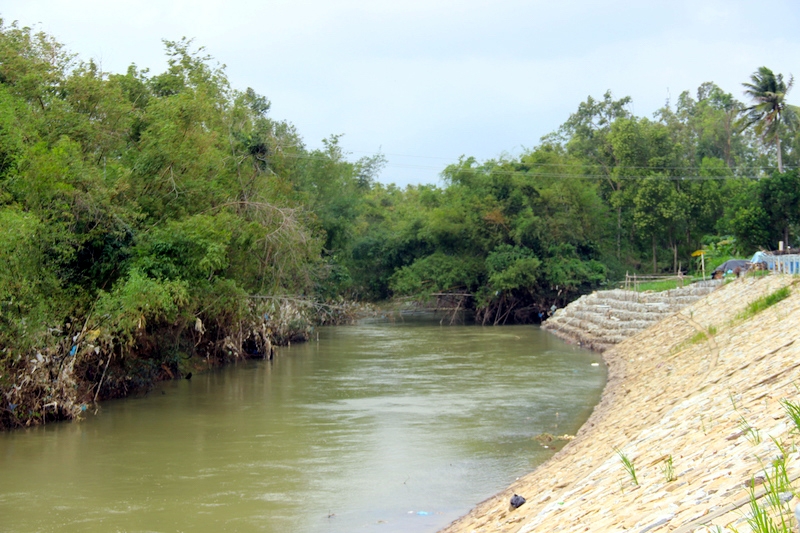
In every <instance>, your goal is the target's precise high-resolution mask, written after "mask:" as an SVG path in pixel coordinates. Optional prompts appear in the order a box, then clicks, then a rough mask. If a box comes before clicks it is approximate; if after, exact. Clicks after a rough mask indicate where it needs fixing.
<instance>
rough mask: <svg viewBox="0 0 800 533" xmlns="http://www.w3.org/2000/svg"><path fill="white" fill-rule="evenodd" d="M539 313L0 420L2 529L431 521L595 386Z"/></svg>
mask: <svg viewBox="0 0 800 533" xmlns="http://www.w3.org/2000/svg"><path fill="white" fill-rule="evenodd" d="M605 380H606V370H605V366H604V365H603V363H602V360H601V358H600V356H599V355H598V354H595V353H592V352H588V351H586V350H582V349H580V348H578V347H575V346H571V345H568V344H565V343H563V342H561V341H560V340H559V339H557V338H555V337H554V336H552V335H550V334H548V333H546V332H543V331H541V330H540V329H539V328H538V327H535V326H512V327H477V326H440V325H439V324H438V322H433V321H430V320H416V319H414V320H412V319H407V320H404V321H396V322H379V321H372V322H364V323H362V324H360V325H356V326H348V327H335V328H322V329H320V330H319V340H318V341H317V340H313V341H311V342H308V343H304V344H295V345H292V346H290V347H285V348H280V349H278V350H277V355H276V358H275V360H274V361H272V362H269V361H249V362H245V363H239V364H235V365H230V366H228V367H226V368H224V369H221V370H219V371H214V372H208V373H204V374H201V375H195V376H194V377H193V379H192V380H191V381H189V380H181V381H173V382H165V383H161V384H159V385H158V386H157V387H156V388H155V389H154V390H153V391H151V392H150V393H149V394H147V395H144V396H141V397H136V398H128V399H125V400H117V401H110V402H106V403H104V404H102V407H101V409H100V411H99V413H98V414H97V415H94V414H89V415H88V416H87V417H86V418H85V420H83V421H81V422H78V423H61V424H50V425H48V426H45V427H40V428H33V429H26V430H18V431H14V432H10V433H5V434H0V530H2V531H4V532H33V531H37V532H40V531H41V532H44V531H59V532H78V531H80V532H109V531H125V532H152V531H159V532H181V531H186V532H217V531H263V532H276V533H277V532H294V533H321V532H332V533H339V532H342V533H344V532H353V531H364V532H386V533H398V532H420V533H422V532H435V531H437V530H438V529H439V528H441V527H444V526H446V525H447V524H448V523H449V522H450V521H452V520H454V519H455V518H457V517H458V516H460V515H462V514H464V513H466V512H467V511H468V510H469V509H470V508H471V507H473V506H474V505H475V504H477V503H478V502H479V501H481V500H483V499H485V498H487V497H489V496H490V495H492V494H494V493H496V492H498V491H499V490H502V489H504V488H505V487H507V486H508V485H509V484H510V483H511V482H512V481H513V480H514V479H515V478H516V477H517V476H521V475H523V474H525V473H527V472H529V471H531V470H532V469H533V468H534V467H535V466H537V465H538V464H541V463H542V462H543V461H545V460H546V459H547V458H548V457H550V456H551V455H552V454H553V453H554V452H553V449H552V448H545V447H544V445H543V444H541V443H540V442H538V441H537V440H535V439H534V437H535V436H536V435H538V434H541V433H552V434H558V435H561V434H574V433H575V432H576V431H577V429H578V428H579V427H580V425H581V424H582V423H583V422H584V421H585V420H586V418H587V417H588V416H589V414H590V413H591V410H592V408H593V406H594V405H595V404H596V403H597V401H598V400H599V397H600V393H601V390H602V388H603V386H604V384H605Z"/></svg>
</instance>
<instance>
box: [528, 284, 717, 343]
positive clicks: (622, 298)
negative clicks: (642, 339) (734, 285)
mask: <svg viewBox="0 0 800 533" xmlns="http://www.w3.org/2000/svg"><path fill="white" fill-rule="evenodd" d="M721 283H722V281H721V280H713V281H704V282H698V283H693V284H691V285H687V286H686V287H681V288H678V289H672V290H669V291H662V292H635V291H626V290H623V289H614V290H610V291H597V292H593V293H592V294H589V295H586V296H581V297H580V299H578V300H576V301H574V302H572V303H571V304H569V305H568V306H567V307H565V308H564V309H559V310H558V311H556V313H555V314H554V315H553V316H552V317H550V318H549V319H548V320H547V321H545V322H544V324H543V325H542V327H543V328H544V329H546V330H547V331H550V332H551V333H553V334H554V335H556V336H557V337H560V338H562V339H564V340H566V341H567V342H572V343H575V344H580V345H581V346H585V347H587V348H591V349H593V350H596V351H599V352H603V351H605V350H607V349H608V348H610V347H612V346H614V345H615V344H618V343H620V342H622V341H624V340H625V339H627V338H629V337H632V336H634V335H636V334H637V333H639V332H640V331H642V330H645V329H647V328H649V327H650V326H652V325H653V324H655V323H656V322H658V321H659V320H661V319H663V318H664V317H667V316H669V315H671V314H673V313H675V312H677V311H680V310H681V309H683V308H684V307H686V306H689V305H691V304H693V303H694V302H696V301H697V300H699V299H700V298H703V297H704V296H706V295H707V294H709V293H711V292H712V291H713V290H714V289H716V288H717V287H719V286H720V284H721Z"/></svg>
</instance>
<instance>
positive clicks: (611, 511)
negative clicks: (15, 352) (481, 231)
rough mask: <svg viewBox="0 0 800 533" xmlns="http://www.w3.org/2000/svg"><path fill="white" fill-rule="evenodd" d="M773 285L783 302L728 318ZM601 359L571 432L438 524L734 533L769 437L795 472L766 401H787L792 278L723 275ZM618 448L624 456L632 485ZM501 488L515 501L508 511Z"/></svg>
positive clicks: (798, 322) (796, 325)
mask: <svg viewBox="0 0 800 533" xmlns="http://www.w3.org/2000/svg"><path fill="white" fill-rule="evenodd" d="M787 286H788V287H789V288H790V290H791V294H790V296H789V297H788V298H786V299H784V300H782V301H780V302H778V303H777V304H775V305H773V306H771V307H769V308H767V309H765V310H763V311H761V312H759V313H757V314H755V315H754V316H751V317H749V318H744V317H743V316H742V313H743V312H744V311H745V310H746V309H747V306H748V304H750V303H751V302H753V301H755V300H757V299H759V298H762V297H764V296H766V295H769V294H772V293H774V292H775V291H776V290H778V289H780V288H782V287H787ZM604 359H605V360H606V364H607V365H608V368H609V374H608V375H609V379H608V383H607V385H606V388H605V390H604V392H603V396H602V399H601V401H600V403H599V404H598V405H597V407H596V408H595V410H594V412H593V414H592V416H591V417H590V418H589V420H588V421H587V422H586V424H584V426H583V427H582V428H581V430H580V431H579V432H578V435H577V437H576V439H575V440H573V441H572V442H570V443H569V444H568V445H567V446H566V447H564V449H563V450H561V451H560V452H559V453H558V454H556V455H555V456H554V457H553V458H552V459H551V460H550V461H548V462H547V463H545V464H544V465H542V466H541V467H539V468H538V469H537V470H535V471H534V472H533V473H531V474H529V475H527V476H525V477H523V478H521V479H520V480H519V481H518V482H516V483H515V484H514V485H512V486H511V487H509V488H508V489H507V490H506V491H504V492H502V493H500V494H498V495H496V496H494V497H492V498H490V499H488V500H486V501H485V502H483V503H481V504H480V505H478V506H477V507H476V508H475V509H474V510H473V511H471V512H470V513H469V514H468V515H466V516H465V517H463V518H461V519H459V520H457V521H456V522H454V523H453V524H451V525H450V526H449V527H448V528H446V529H445V530H444V531H446V532H448V533H456V532H490V531H491V532H499V531H503V532H526V533H527V532H538V531H542V532H553V531H570V532H571V531H574V532H583V531H603V532H605V531H635V532H638V533H645V532H659V531H663V532H666V531H676V532H679V533H684V532H690V531H702V532H711V531H728V532H732V531H734V529H735V530H736V531H738V532H740V533H744V532H746V531H750V528H749V526H748V523H747V515H748V512H749V506H748V505H747V502H748V501H749V493H750V492H749V489H748V487H747V485H748V484H749V482H750V480H751V479H754V478H755V479H756V483H758V482H759V478H763V477H764V475H765V473H764V472H765V469H766V470H767V473H770V471H771V462H772V460H773V459H774V458H776V457H778V456H780V453H781V452H780V450H779V448H778V445H777V444H780V445H781V446H782V447H784V450H786V451H787V457H786V465H787V471H788V475H789V478H790V479H792V480H795V479H797V478H800V452H798V448H797V446H796V445H797V444H800V435H798V434H797V432H793V431H792V428H793V425H792V424H791V422H790V421H789V419H788V417H787V415H786V413H785V410H784V408H783V406H782V405H781V403H780V402H781V400H784V399H787V400H790V401H792V402H795V403H800V280H798V278H794V277H790V276H782V275H771V276H767V277H764V278H744V279H741V280H737V281H735V282H733V283H729V284H727V285H725V286H723V287H721V288H720V289H718V290H716V291H714V292H712V293H711V294H709V295H708V296H706V297H705V298H703V299H702V300H700V301H697V302H696V303H694V304H693V305H691V306H689V307H686V308H684V309H682V310H681V311H679V312H676V313H673V314H671V315H670V316H668V317H666V318H664V319H663V320H661V321H660V322H658V323H657V324H655V325H653V326H652V327H649V328H648V329H646V330H644V331H643V332H641V333H639V334H637V335H635V336H633V337H631V338H628V339H627V340H624V341H622V342H620V343H619V344H618V345H617V346H616V347H613V348H611V349H609V350H608V351H606V352H605V353H604ZM618 452H620V453H621V454H623V455H624V456H625V457H626V458H628V459H629V460H630V461H631V462H632V464H633V465H634V467H635V472H636V476H637V478H638V485H634V484H633V482H632V480H631V476H630V474H629V472H628V471H626V469H625V468H624V466H623V462H622V460H621V458H620V455H619V453H618ZM669 458H671V459H672V469H673V473H674V478H675V479H674V480H670V479H668V475H667V464H668V461H669ZM797 485H800V481H796V482H795V486H797ZM755 490H756V495H759V494H761V493H763V485H759V486H757V487H756V489H755ZM514 493H516V494H519V495H521V496H523V497H525V498H526V499H527V503H525V504H524V505H522V506H521V507H519V508H517V509H511V507H510V505H509V501H510V498H511V496H512V494H514ZM788 497H791V495H788ZM797 503H798V501H797V498H794V499H792V500H791V502H790V505H791V506H792V508H794V507H795V505H797ZM792 520H793V518H792ZM717 526H718V527H719V529H717ZM793 527H796V525H794V526H793Z"/></svg>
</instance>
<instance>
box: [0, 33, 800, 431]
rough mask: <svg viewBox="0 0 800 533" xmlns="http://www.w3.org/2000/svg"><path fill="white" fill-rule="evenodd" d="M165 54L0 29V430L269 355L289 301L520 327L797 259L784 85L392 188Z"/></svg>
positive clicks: (791, 116) (570, 131) (181, 54)
mask: <svg viewBox="0 0 800 533" xmlns="http://www.w3.org/2000/svg"><path fill="white" fill-rule="evenodd" d="M164 44H165V48H166V54H167V58H168V66H167V69H166V70H165V71H164V72H162V73H158V74H153V73H151V72H149V71H148V70H147V69H141V68H139V67H137V66H136V65H131V66H130V67H129V68H128V70H127V72H125V73H124V74H114V73H107V72H103V71H102V70H101V69H100V68H99V67H98V65H97V64H96V63H94V62H93V61H91V60H89V61H82V60H80V59H78V58H77V56H75V55H73V54H71V53H70V52H69V51H68V50H66V49H65V48H64V46H63V45H62V44H60V43H59V42H58V41H57V40H56V39H54V38H53V37H51V36H49V35H47V34H44V33H41V32H34V31H33V30H31V29H30V28H27V27H20V26H19V25H18V24H16V23H14V24H10V25H4V24H3V23H2V22H1V21H0V258H2V262H3V265H4V268H2V269H0V394H2V398H0V402H2V403H1V404H0V426H3V427H12V426H14V425H19V424H21V423H35V422H37V421H43V420H46V419H48V418H62V417H71V416H75V415H77V414H78V413H79V412H80V410H81V409H84V408H85V405H86V403H87V402H89V401H91V400H97V399H101V398H108V397H113V396H118V395H123V394H126V393H128V392H130V391H133V390H137V389H139V388H142V387H146V386H148V385H149V384H150V383H151V382H152V381H153V380H154V379H160V378H165V377H177V376H180V375H181V374H182V373H185V371H186V370H187V369H188V368H191V365H192V364H193V362H195V363H196V362H197V361H198V360H202V361H204V362H205V363H206V364H214V363H215V362H220V361H224V360H226V359H228V358H231V357H244V356H247V355H248V354H250V355H263V354H264V353H265V350H267V349H268V345H269V343H270V342H271V341H273V340H275V338H276V334H275V328H276V320H278V318H280V314H281V313H282V312H283V313H284V314H285V315H286V312H285V310H283V311H282V309H281V307H280V305H278V304H276V302H278V301H280V298H281V297H285V296H291V297H293V298H294V297H302V298H306V299H308V300H311V301H316V302H331V301H342V300H362V301H363V300H366V301H377V300H385V299H388V298H392V297H397V296H403V297H412V298H417V299H424V298H425V297H427V296H429V295H431V294H433V293H441V292H448V293H457V294H464V295H469V298H470V299H469V302H470V303H469V306H470V307H471V309H472V310H473V311H474V312H475V313H476V316H477V318H478V320H480V321H481V322H484V323H486V322H489V323H508V322H535V321H538V320H539V313H541V312H542V311H543V310H546V309H547V308H549V306H550V305H552V304H553V303H557V304H558V305H563V304H564V303H566V302H568V301H569V300H571V299H573V298H575V297H577V296H578V295H580V294H582V293H584V292H587V291H590V290H593V289H595V288H597V287H601V286H603V285H604V284H606V283H608V282H609V280H614V279H617V278H619V277H620V276H621V275H623V274H624V273H625V272H626V271H654V272H659V271H669V272H674V271H675V270H677V269H678V268H683V269H686V268H687V267H688V268H690V269H691V268H692V267H693V264H692V259H691V254H692V252H693V251H695V250H697V249H699V248H701V247H705V248H706V249H707V250H709V252H713V253H711V255H713V254H714V253H717V255H718V256H719V257H720V258H722V256H723V255H725V254H728V253H733V252H735V253H740V254H744V253H750V252H752V251H753V250H755V249H756V248H759V247H765V248H770V247H772V248H774V244H775V242H776V241H777V240H779V239H782V240H784V241H785V242H786V243H788V244H791V245H796V244H797V242H796V241H797V233H796V230H797V224H798V220H799V219H800V213H798V209H800V208H799V207H798V206H800V201H799V200H800V199H799V198H798V197H797V195H798V194H800V193H798V191H800V186H798V185H800V183H798V179H799V178H798V173H797V170H796V168H797V159H798V157H800V156H799V155H798V154H800V150H798V149H799V148H800V137H798V135H797V134H796V133H795V130H794V129H793V126H794V125H795V122H796V118H795V109H794V108H793V107H792V106H789V105H788V104H787V103H786V100H785V97H786V94H787V93H788V92H789V90H790V89H791V85H792V80H791V79H790V80H789V81H788V83H787V82H784V80H783V78H782V77H781V76H780V75H775V74H773V73H772V72H771V71H769V70H768V69H760V70H759V71H758V72H757V73H756V74H754V76H753V79H752V80H751V83H750V84H748V86H747V87H746V89H747V91H748V93H747V96H748V97H749V98H750V99H751V101H750V102H748V103H742V102H739V101H737V100H736V99H735V98H734V97H733V96H732V95H731V94H729V93H726V92H724V91H723V90H722V89H720V88H719V87H717V86H716V85H714V84H712V83H706V84H703V85H702V86H701V87H700V88H699V89H698V90H697V91H696V94H695V95H692V94H690V93H689V92H685V93H683V94H682V95H681V96H680V97H679V98H678V101H677V102H676V103H675V104H674V105H673V104H672V103H668V105H665V106H664V108H663V109H661V110H659V111H658V112H657V113H656V114H655V116H654V117H653V118H644V117H637V116H634V115H633V114H632V113H631V112H630V105H629V104H630V99H629V98H621V99H615V98H614V97H613V95H611V93H606V94H605V95H603V97H602V98H600V99H595V98H592V97H589V98H587V100H586V101H585V102H582V103H580V105H579V106H578V109H577V110H576V112H575V113H573V114H572V115H571V116H570V117H569V118H568V119H567V121H566V122H565V123H564V124H563V125H562V126H561V127H560V128H559V129H558V130H557V131H555V132H553V133H552V134H550V135H548V136H546V137H545V138H543V139H542V141H541V143H540V144H539V145H538V146H536V147H535V148H532V149H529V150H526V151H525V152H524V153H523V154H522V155H520V156H518V157H510V156H508V157H506V156H503V157H499V158H497V159H494V160H489V161H483V162H479V161H476V160H475V159H474V158H471V157H467V156H464V157H462V158H460V159H459V160H458V161H457V162H454V163H453V164H451V165H449V166H447V168H445V169H444V170H443V172H442V185H441V186H435V185H417V186H408V187H405V188H399V187H397V186H395V185H384V184H382V183H380V182H378V181H377V177H378V176H379V174H380V171H381V169H382V168H383V166H384V165H385V164H386V163H387V161H386V159H385V158H384V157H383V156H382V155H381V154H377V155H375V156H372V157H365V158H361V159H358V160H355V161H353V160H351V159H350V158H349V157H348V155H349V154H347V153H346V152H345V151H344V150H343V148H342V146H341V143H340V138H339V136H335V135H334V136H331V137H329V138H328V139H326V140H325V141H324V143H323V147H322V148H320V149H309V148H308V147H306V145H305V144H304V142H303V140H302V137H301V136H300V134H299V133H298V132H297V131H296V129H295V128H294V126H292V124H291V123H289V122H286V121H279V120H274V119H272V118H271V117H270V116H269V110H270V102H269V100H268V99H267V98H266V97H264V96H262V95H260V94H258V93H256V92H255V91H253V90H252V89H250V88H248V89H245V90H240V89H237V88H234V87H232V86H231V84H230V82H229V80H228V78H227V76H226V73H225V70H224V68H223V67H222V66H220V65H219V64H217V63H216V62H215V61H214V60H213V58H211V57H209V56H207V55H206V54H205V52H204V51H203V49H202V48H198V47H196V46H195V45H194V44H193V43H192V42H191V41H190V40H185V39H184V40H180V41H165V43H164ZM748 104H750V105H748ZM776 164H777V168H776ZM306 318H307V317H305V318H304V317H303V316H300V315H297V316H295V315H291V316H289V315H286V316H284V317H283V320H284V322H285V323H287V324H288V323H292V321H294V320H300V321H302V320H303V319H306Z"/></svg>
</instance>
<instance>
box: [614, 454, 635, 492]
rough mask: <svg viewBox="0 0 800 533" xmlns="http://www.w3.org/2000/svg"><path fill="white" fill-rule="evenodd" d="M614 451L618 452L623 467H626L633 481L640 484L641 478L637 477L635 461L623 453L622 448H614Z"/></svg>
mask: <svg viewBox="0 0 800 533" xmlns="http://www.w3.org/2000/svg"><path fill="white" fill-rule="evenodd" d="M614 451H615V452H617V455H618V456H619V459H620V461H622V466H623V468H625V471H626V472H627V473H628V475H629V476H630V477H631V481H632V482H633V484H634V485H638V484H639V480H638V479H636V467H635V466H634V465H633V461H631V459H630V458H629V457H628V456H627V455H625V454H624V453H622V450H620V449H619V448H614Z"/></svg>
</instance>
